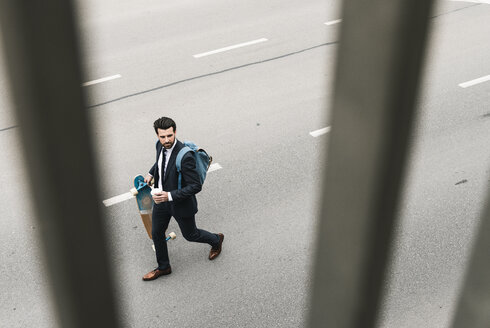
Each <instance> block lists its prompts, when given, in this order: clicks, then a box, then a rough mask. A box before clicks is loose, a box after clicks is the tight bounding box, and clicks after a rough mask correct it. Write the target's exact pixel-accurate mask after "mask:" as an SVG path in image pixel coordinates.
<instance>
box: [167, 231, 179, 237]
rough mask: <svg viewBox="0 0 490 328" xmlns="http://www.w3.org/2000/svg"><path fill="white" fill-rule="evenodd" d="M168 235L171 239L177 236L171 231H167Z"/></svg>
mask: <svg viewBox="0 0 490 328" xmlns="http://www.w3.org/2000/svg"><path fill="white" fill-rule="evenodd" d="M168 235H169V237H170V238H172V239H175V238H177V235H176V234H175V232H171V233H169V234H168Z"/></svg>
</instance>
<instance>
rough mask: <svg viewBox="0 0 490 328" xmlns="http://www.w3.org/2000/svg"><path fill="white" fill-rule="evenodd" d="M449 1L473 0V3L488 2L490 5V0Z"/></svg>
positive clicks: (471, 0) (454, 0)
mask: <svg viewBox="0 0 490 328" xmlns="http://www.w3.org/2000/svg"><path fill="white" fill-rule="evenodd" d="M449 1H453V2H456V1H458V2H473V3H486V4H488V5H490V0H449Z"/></svg>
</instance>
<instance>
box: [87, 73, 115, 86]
mask: <svg viewBox="0 0 490 328" xmlns="http://www.w3.org/2000/svg"><path fill="white" fill-rule="evenodd" d="M120 77H122V76H121V74H116V75H111V76H107V77H103V78H101V79H97V80H93V81H88V82H85V83H83V84H82V86H84V87H86V86H89V85H92V84H97V83H102V82H107V81H110V80H115V79H118V78H120Z"/></svg>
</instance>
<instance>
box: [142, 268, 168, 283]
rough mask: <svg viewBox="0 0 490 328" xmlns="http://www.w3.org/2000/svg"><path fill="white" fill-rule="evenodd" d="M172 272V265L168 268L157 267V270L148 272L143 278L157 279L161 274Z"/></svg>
mask: <svg viewBox="0 0 490 328" xmlns="http://www.w3.org/2000/svg"><path fill="white" fill-rule="evenodd" d="M171 273H172V268H171V267H168V268H166V269H164V270H160V269H155V270H153V271H150V272H148V273H147V274H145V275H144V276H143V280H144V281H148V280H155V279H156V278H158V277H160V276H165V275H167V274H171Z"/></svg>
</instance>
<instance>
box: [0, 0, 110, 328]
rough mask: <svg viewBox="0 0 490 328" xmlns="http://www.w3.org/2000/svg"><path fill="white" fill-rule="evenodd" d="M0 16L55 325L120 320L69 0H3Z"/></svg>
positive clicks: (99, 324)
mask: <svg viewBox="0 0 490 328" xmlns="http://www.w3.org/2000/svg"><path fill="white" fill-rule="evenodd" d="M0 23H1V32H2V33H3V39H4V47H3V48H4V49H5V52H6V58H7V66H8V72H9V75H10V81H11V87H12V93H13V97H14V102H15V107H16V113H17V120H18V125H19V127H20V134H21V137H22V142H23V145H24V153H25V158H26V160H27V165H26V168H27V174H28V178H29V184H30V187H31V191H32V198H33V200H34V208H35V210H36V214H37V220H38V225H39V227H40V233H41V240H42V242H43V245H42V246H43V248H44V254H45V256H44V259H45V262H46V263H47V266H46V267H47V269H48V273H49V278H50V286H51V287H52V291H53V296H54V304H55V305H56V308H57V312H58V319H59V325H60V326H62V327H80V328H82V327H83V328H86V327H104V328H109V327H117V326H118V323H117V316H116V306H115V303H114V296H113V284H112V280H111V277H110V272H109V263H108V262H107V258H108V256H107V251H106V247H105V240H104V239H105V237H104V229H103V222H102V216H101V211H100V205H99V203H100V198H99V197H98V191H97V182H98V180H97V178H96V175H95V165H94V155H93V151H92V145H91V134H90V131H89V125H88V117H87V111H86V109H85V99H84V95H83V91H82V89H81V82H82V81H81V72H80V63H79V52H78V44H77V33H76V27H75V26H76V25H75V23H74V15H73V3H72V2H71V1H69V0H50V1H32V0H0ZM12 183H15V181H12ZM19 197H23V195H19ZM26 199H28V197H27V196H26ZM36 269H37V268H29V267H26V268H25V270H36ZM19 274H20V275H22V272H19ZM26 315H28V314H27V313H26Z"/></svg>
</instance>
